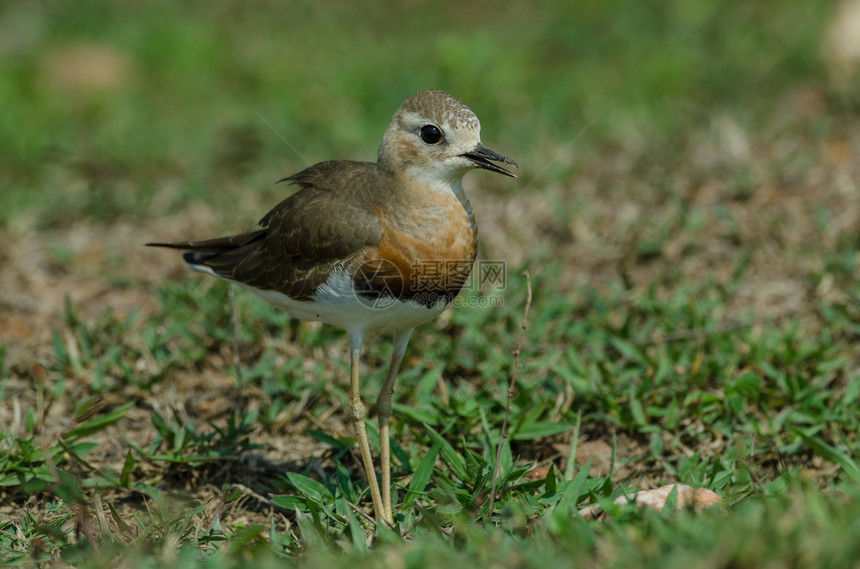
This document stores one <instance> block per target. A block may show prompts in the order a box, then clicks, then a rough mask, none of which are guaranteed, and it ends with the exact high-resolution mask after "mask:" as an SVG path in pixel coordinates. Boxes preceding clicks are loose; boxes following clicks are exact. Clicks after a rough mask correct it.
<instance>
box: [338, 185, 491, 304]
mask: <svg viewBox="0 0 860 569" xmlns="http://www.w3.org/2000/svg"><path fill="white" fill-rule="evenodd" d="M451 197H452V198H454V196H453V195H452V196H451ZM415 211H416V213H418V214H419V215H414V216H411V217H410V218H409V219H404V218H401V219H399V220H394V219H392V216H391V215H385V214H383V213H382V212H377V215H378V216H379V218H380V222H381V226H382V239H381V241H380V242H379V245H377V246H376V247H374V248H373V249H371V250H369V251H368V252H367V256H366V257H365V259H364V261H363V262H362V263H360V265H359V270H358V271H357V272H356V278H355V284H356V288H357V289H358V290H359V291H360V292H366V293H367V294H369V295H374V294H386V295H388V294H390V295H392V296H394V297H395V298H399V299H401V300H406V299H411V300H415V301H417V302H419V303H421V304H425V305H428V306H430V305H432V304H435V303H436V302H437V301H438V300H440V299H442V298H444V299H447V300H449V301H450V300H451V299H453V298H454V297H455V296H456V295H457V293H458V292H460V289H461V288H462V287H463V285H464V284H465V282H466V279H467V278H468V277H469V273H470V272H471V270H472V264H473V263H474V261H475V256H476V254H477V227H476V226H475V224H474V223H473V221H472V219H470V216H469V215H468V214H467V212H466V209H465V208H464V207H463V205H462V204H460V202H459V201H458V200H456V198H454V199H453V200H447V203H442V204H440V203H438V201H437V202H436V203H431V204H430V205H427V206H425V207H421V208H415Z"/></svg>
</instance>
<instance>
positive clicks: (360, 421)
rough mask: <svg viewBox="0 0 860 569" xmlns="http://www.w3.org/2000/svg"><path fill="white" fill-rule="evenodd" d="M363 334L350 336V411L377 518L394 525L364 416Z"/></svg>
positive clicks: (365, 412) (365, 411)
mask: <svg viewBox="0 0 860 569" xmlns="http://www.w3.org/2000/svg"><path fill="white" fill-rule="evenodd" d="M362 340H363V338H362V337H361V336H358V335H356V336H350V353H349V356H350V357H349V413H350V415H352V425H353V427H354V428H355V440H356V442H357V443H358V450H359V452H361V461H362V462H363V463H364V475H365V476H366V477H367V485H368V486H369V487H370V499H371V500H373V510H374V513H375V514H376V519H377V520H380V521H382V522H384V523H386V524H388V525H389V526H393V525H394V520H393V519H391V516H390V515H387V516H386V511H385V508H384V506H383V504H382V498H381V497H380V494H379V483H378V482H377V481H376V470H375V469H374V468H373V457H372V456H371V455H370V444H369V443H368V442H367V429H366V427H365V425H364V418H365V417H367V407H366V406H365V405H364V402H363V401H362V400H361V392H360V391H359V384H358V364H359V358H360V356H361V344H362Z"/></svg>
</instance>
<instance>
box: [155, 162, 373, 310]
mask: <svg viewBox="0 0 860 569" xmlns="http://www.w3.org/2000/svg"><path fill="white" fill-rule="evenodd" d="M374 175H375V172H374V171H373V164H370V163H364V162H344V161H336V162H323V163H321V164H317V165H315V166H311V167H310V168H307V169H306V170H303V171H302V172H299V173H298V174H295V175H293V176H290V177H288V178H285V180H286V181H289V182H293V183H295V184H297V185H299V186H300V187H301V189H300V190H299V191H298V192H296V193H295V194H293V195H291V196H290V197H288V198H286V199H285V200H284V201H282V202H281V203H279V204H278V205H277V206H275V207H274V208H273V209H272V210H271V211H269V213H267V214H266V215H265V216H263V218H262V219H261V220H260V225H261V227H262V228H261V229H259V230H257V231H252V232H249V233H243V234H241V235H233V236H228V237H220V238H217V239H208V240H205V241H184V242H176V243H150V244H149V245H153V246H158V247H171V248H174V249H184V250H186V251H191V252H192V253H191V254H189V255H186V261H187V262H189V263H191V264H198V265H204V266H206V267H210V268H211V269H212V270H213V271H214V272H215V273H216V274H218V275H220V276H222V277H225V278H228V279H230V280H234V281H237V282H241V283H243V284H246V285H249V286H252V287H255V288H259V289H263V290H274V291H278V292H282V293H284V294H286V295H287V296H289V297H291V298H294V299H296V300H307V299H309V298H310V297H311V296H312V295H313V293H314V292H315V291H316V289H317V288H318V287H319V286H320V285H321V284H323V283H324V282H325V281H326V279H327V277H328V274H329V273H330V272H331V270H332V269H333V268H335V267H336V266H338V265H339V264H341V263H344V262H345V261H346V262H350V261H352V260H353V259H354V258H356V257H358V256H360V255H361V254H362V253H363V252H364V251H365V250H366V249H367V248H368V247H373V246H375V245H376V244H378V243H379V241H380V239H381V238H382V232H381V230H380V228H379V223H378V221H377V219H376V217H375V216H374V215H373V214H372V213H371V211H369V210H368V208H367V204H366V203H362V199H361V198H362V196H361V195H359V193H358V192H357V191H356V190H357V189H358V188H365V187H368V186H367V184H373V183H374V182H375V180H373V179H372V178H373V176H374ZM368 178H370V179H368Z"/></svg>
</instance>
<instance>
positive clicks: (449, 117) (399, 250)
mask: <svg viewBox="0 0 860 569" xmlns="http://www.w3.org/2000/svg"><path fill="white" fill-rule="evenodd" d="M500 164H507V165H510V166H513V167H514V168H517V169H518V168H519V166H518V165H517V163H516V162H514V161H513V160H511V159H510V158H507V157H505V156H502V155H501V154H499V153H497V152H494V151H493V150H490V149H489V148H487V147H485V146H484V145H483V144H482V142H481V123H480V121H479V120H478V117H477V116H476V115H475V113H474V112H472V110H471V109H470V108H469V107H467V106H466V105H465V104H463V103H462V102H461V101H460V100H459V99H457V98H455V97H454V96H452V95H450V94H448V93H446V92H444V91H440V90H426V91H419V92H417V93H415V94H413V95H411V96H409V97H407V98H406V100H405V101H404V102H403V103H402V104H401V105H400V107H399V108H398V109H397V111H396V112H395V113H394V116H393V117H392V119H391V123H390V124H389V125H388V128H387V129H386V130H385V133H384V134H383V137H382V141H381V143H380V145H379V152H378V154H377V159H376V162H375V163H374V162H358V161H349V160H331V161H327V162H320V163H318V164H315V165H313V166H310V167H308V168H306V169H304V170H302V171H301V172H298V173H297V174H293V175H292V176H288V177H286V178H283V179H282V180H280V181H282V182H283V181H286V182H290V183H291V184H293V185H295V186H297V187H298V190H297V191H296V192H295V193H292V194H291V195H289V196H288V197H287V198H286V199H284V200H283V201H281V202H280V203H279V204H277V205H276V206H275V207H274V208H272V210H271V211H269V212H268V213H267V214H266V215H264V216H263V218H262V219H260V221H259V226H258V228H257V229H254V230H253V231H249V232H246V233H240V234H236V235H230V236H226V237H218V238H215V239H206V240H200V241H175V242H153V243H147V244H146V245H148V246H153V247H168V248H172V249H180V250H183V251H185V253H184V255H183V259H184V261H185V262H186V263H187V264H188V265H189V267H190V268H191V269H192V270H194V271H198V272H201V273H205V274H208V275H211V276H214V277H217V278H220V279H223V280H226V281H229V282H231V283H236V284H238V285H241V286H243V287H245V288H247V289H250V290H251V291H253V292H254V293H256V294H257V295H259V296H260V297H261V298H263V299H264V300H266V301H268V302H270V303H271V304H273V305H274V306H276V307H278V308H281V309H284V310H286V311H287V312H288V313H289V314H290V315H291V316H293V317H294V318H297V319H300V320H315V321H322V322H324V323H328V324H331V325H333V326H335V327H337V328H340V329H342V330H345V331H346V333H347V336H348V338H349V347H350V348H349V349H350V352H349V354H350V355H349V366H350V379H349V385H350V387H349V403H348V411H349V414H350V417H351V419H352V423H353V428H354V431H355V439H356V444H357V446H358V448H359V452H360V455H361V460H362V464H363V467H364V474H365V476H366V478H367V483H368V487H369V490H370V495H371V500H372V502H373V509H374V513H375V517H376V520H377V521H381V522H383V523H385V524H386V525H388V526H389V527H394V512H393V508H392V504H391V455H390V440H389V436H390V435H389V432H390V421H391V415H392V404H391V398H392V393H393V391H394V383H395V378H396V376H397V372H398V369H399V368H400V363H401V361H402V360H403V355H404V353H405V351H406V347H407V344H408V343H409V339H410V337H411V335H412V331H413V330H414V329H415V327H416V326H419V325H421V324H424V323H426V322H429V321H430V320H433V319H434V318H436V317H438V316H439V315H440V314H441V313H442V312H443V311H445V309H446V308H448V307H449V306H450V305H451V304H452V303H453V301H454V298H455V297H456V296H457V294H458V293H459V292H460V290H461V288H462V287H463V285H464V284H465V283H466V280H467V278H468V276H469V273H470V271H471V268H472V266H473V264H474V261H475V258H476V256H477V246H478V228H477V223H476V220H475V214H474V212H473V210H472V206H471V204H470V203H469V199H468V198H467V197H466V193H465V191H464V189H463V183H462V180H463V177H464V176H465V174H466V173H467V172H469V171H470V170H474V169H484V170H489V171H490V172H496V173H498V174H502V175H505V176H510V177H512V178H516V174H514V173H513V172H511V171H510V170H508V169H506V168H503V167H502V166H500ZM377 334H391V335H392V337H393V351H392V355H391V360H390V362H389V365H388V371H387V373H386V375H385V379H384V381H383V383H382V387H381V389H380V392H379V395H378V397H377V400H376V413H377V419H378V421H379V438H380V465H381V474H380V480H377V477H376V469H375V467H374V464H373V457H372V454H371V451H370V445H369V443H368V439H367V431H366V426H365V418H366V417H367V407H366V405H365V404H364V402H363V401H362V398H361V394H360V388H359V359H360V356H361V350H362V346H363V345H364V343H365V340H366V339H367V338H368V337H369V336H371V335H377Z"/></svg>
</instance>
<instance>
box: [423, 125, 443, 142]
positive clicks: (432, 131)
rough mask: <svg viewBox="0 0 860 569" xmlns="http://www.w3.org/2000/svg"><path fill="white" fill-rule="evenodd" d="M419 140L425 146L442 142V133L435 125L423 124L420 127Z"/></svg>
mask: <svg viewBox="0 0 860 569" xmlns="http://www.w3.org/2000/svg"><path fill="white" fill-rule="evenodd" d="M421 140H423V141H424V142H426V143H427V144H436V143H437V142H439V141H440V140H442V131H441V130H439V127H438V126H436V125H432V124H425V125H424V126H422V127H421Z"/></svg>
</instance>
